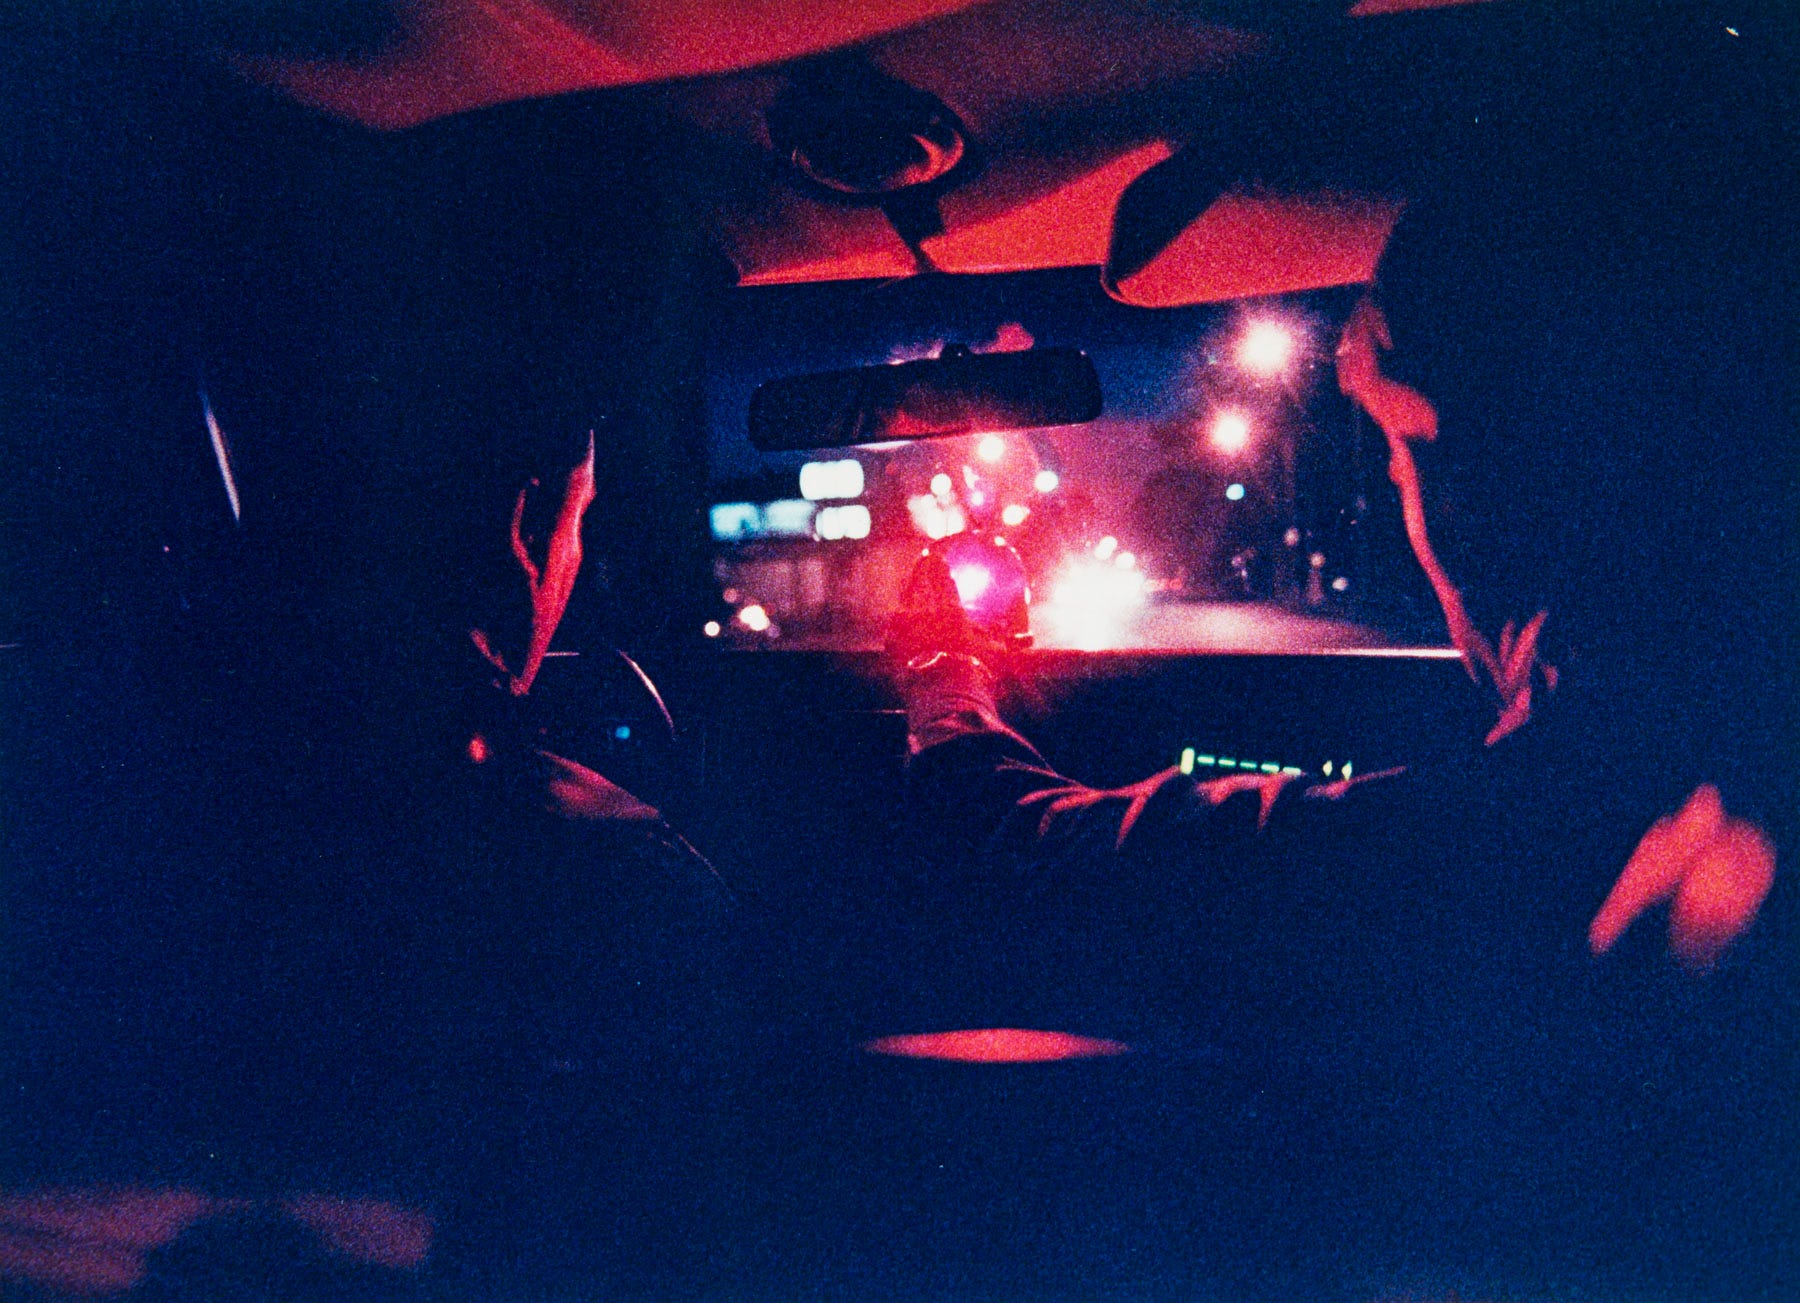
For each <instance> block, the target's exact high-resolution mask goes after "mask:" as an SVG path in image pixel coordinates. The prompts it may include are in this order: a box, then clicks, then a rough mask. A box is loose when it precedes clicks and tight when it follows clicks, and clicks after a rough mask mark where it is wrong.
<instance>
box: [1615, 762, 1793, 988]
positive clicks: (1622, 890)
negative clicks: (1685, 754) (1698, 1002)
mask: <svg viewBox="0 0 1800 1303" xmlns="http://www.w3.org/2000/svg"><path fill="white" fill-rule="evenodd" d="M1774 881H1775V847H1774V846H1773V844H1771V842H1770V841H1769V838H1768V836H1767V835H1766V834H1765V833H1764V832H1763V830H1762V829H1761V828H1758V827H1757V826H1756V825H1755V824H1753V823H1751V822H1749V821H1748V820H1747V819H1735V818H1732V817H1731V816H1730V815H1728V814H1726V813H1725V806H1724V803H1723V802H1722V801H1720V799H1719V789H1718V788H1716V787H1714V786H1712V784H1710V783H1705V784H1702V785H1701V786H1699V787H1697V788H1695V789H1694V792H1693V795H1691V796H1689V797H1688V799H1687V803H1686V804H1685V805H1683V806H1682V807H1681V809H1680V810H1679V811H1678V812H1677V813H1676V814H1674V815H1665V816H1664V817H1663V818H1661V819H1658V820H1657V821H1656V823H1655V824H1654V825H1652V826H1651V828H1650V831H1649V832H1647V833H1645V834H1644V836H1643V838H1642V840H1640V841H1639V842H1638V844H1637V849H1636V850H1635V851H1633V852H1632V854H1631V859H1630V861H1629V862H1628V863H1627V864H1626V865H1625V871H1624V872H1623V873H1621V874H1620V875H1619V880H1618V881H1617V882H1615V883H1614V884H1613V888H1612V891H1611V892H1610V893H1608V895H1607V897H1606V903H1605V904H1603V905H1601V906H1600V912H1599V913H1598V914H1596V915H1594V921H1593V922H1592V923H1591V924H1589V926H1588V948H1589V949H1590V950H1592V951H1593V953H1595V954H1596V955H1602V954H1605V953H1606V952H1607V951H1608V950H1610V949H1612V947H1613V944H1614V942H1616V941H1617V940H1618V939H1619V937H1620V936H1622V935H1623V934H1624V932H1625V930H1626V929H1627V928H1629V927H1630V926H1631V924H1632V923H1633V922H1634V921H1635V920H1636V919H1637V918H1638V916H1639V915H1641V914H1643V913H1644V912H1645V911H1646V910H1649V909H1650V908H1651V907H1653V906H1655V905H1658V904H1661V903H1662V902H1663V901H1665V900H1667V901H1671V902H1672V903H1671V905H1670V908H1669V948H1670V950H1672V951H1673V952H1674V954H1675V957H1676V958H1677V959H1679V960H1680V961H1681V962H1682V963H1683V964H1685V965H1687V966H1688V967H1690V968H1697V969H1703V968H1708V967H1710V966H1711V965H1712V964H1713V963H1714V962H1716V961H1717V960H1718V958H1719V957H1720V956H1721V955H1723V954H1724V953H1725V951H1726V950H1727V949H1728V948H1729V947H1730V946H1731V944H1732V942H1734V941H1736V940H1737V939H1738V938H1739V937H1740V936H1742V935H1743V934H1744V932H1745V931H1746V930H1748V929H1749V927H1750V924H1751V923H1752V922H1753V921H1754V920H1755V918H1756V915H1757V911H1758V910H1760V909H1761V908H1762V903H1763V900H1764V898H1765V897H1767V896H1768V894H1769V888H1770V887H1771V886H1772V885H1773V883H1774Z"/></svg>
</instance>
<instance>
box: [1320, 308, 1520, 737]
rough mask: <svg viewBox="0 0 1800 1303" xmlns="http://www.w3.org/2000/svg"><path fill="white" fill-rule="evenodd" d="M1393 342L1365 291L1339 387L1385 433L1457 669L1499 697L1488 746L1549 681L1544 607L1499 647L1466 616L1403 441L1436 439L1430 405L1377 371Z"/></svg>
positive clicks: (1514, 726)
mask: <svg viewBox="0 0 1800 1303" xmlns="http://www.w3.org/2000/svg"><path fill="white" fill-rule="evenodd" d="M1393 346H1394V340H1393V336H1392V335H1391V334H1390V333H1389V331H1388V323H1387V318H1386V317H1385V316H1384V315H1383V314H1382V311H1381V307H1380V305H1379V304H1377V303H1376V302H1375V300H1374V299H1373V298H1372V297H1369V296H1366V295H1365V296H1364V297H1363V299H1362V301H1361V302H1359V303H1358V304H1357V305H1356V308H1355V310H1354V311H1352V312H1351V314H1350V318H1349V320H1348V321H1346V322H1345V323H1344V332H1343V334H1342V336H1341V337H1340V338H1339V340H1338V346H1337V377H1338V388H1339V390H1341V391H1342V392H1343V394H1344V396H1345V397H1347V398H1349V399H1351V400H1352V401H1354V402H1355V403H1356V404H1357V405H1358V406H1360V407H1361V408H1362V409H1363V410H1364V411H1365V412H1367V413H1368V414H1369V416H1370V417H1371V418H1372V419H1373V420H1374V422H1375V424H1376V425H1378V426H1380V427H1381V432H1382V434H1383V435H1385V436H1386V438H1387V443H1388V458H1389V460H1388V478H1389V479H1390V480H1392V481H1393V483H1394V487H1395V489H1396V490H1398V491H1399V494H1400V515H1401V519H1402V521H1403V522H1404V523H1405V526H1406V539H1407V542H1408V543H1410V544H1411V545H1412V550H1413V555H1414V556H1415V557H1417V558H1418V562H1419V566H1420V568H1421V569H1423V570H1424V571H1425V577H1426V578H1427V579H1429V580H1430V581H1431V591H1432V592H1433V593H1434V594H1435V595H1436V597H1437V599H1438V605H1439V606H1440V607H1442V608H1443V612H1444V624H1445V626H1446V629H1447V631H1448V632H1449V634H1450V641H1451V642H1453V643H1454V644H1456V649H1457V650H1458V651H1459V652H1461V653H1462V656H1463V665H1464V668H1466V669H1467V670H1468V672H1469V675H1470V677H1471V678H1474V679H1476V680H1477V681H1479V680H1480V678H1481V676H1482V675H1483V674H1485V675H1486V677H1487V680H1488V682H1489V683H1490V684H1491V685H1492V687H1493V689H1494V692H1495V694H1496V695H1497V696H1498V698H1499V716H1498V718H1497V719H1496V720H1495V722H1494V726H1493V728H1491V729H1490V730H1489V731H1488V734H1487V738H1486V742H1487V745H1488V746H1493V745H1494V744H1495V743H1497V742H1499V741H1501V740H1502V739H1503V738H1506V737H1508V736H1509V735H1511V734H1513V733H1516V732H1517V731H1518V730H1519V729H1521V728H1523V727H1524V726H1525V724H1526V723H1527V722H1529V721H1530V719H1531V691H1532V685H1533V683H1534V682H1538V683H1541V684H1542V685H1543V687H1544V688H1545V689H1546V690H1554V689H1555V687H1556V668H1555V666H1552V665H1548V664H1545V663H1544V662H1543V661H1541V660H1539V659H1538V635H1539V633H1541V632H1542V630H1543V627H1544V618H1545V616H1546V615H1547V614H1548V613H1547V612H1544V611H1539V612H1538V613H1537V614H1536V615H1535V616H1533V617H1532V618H1531V619H1530V620H1528V621H1527V622H1526V624H1525V626H1524V628H1522V629H1519V628H1516V627H1515V626H1514V625H1513V624H1512V623H1511V622H1510V621H1509V622H1508V623H1507V626H1506V628H1505V629H1504V630H1503V631H1502V632H1501V634H1500V644H1499V647H1498V649H1496V648H1495V646H1494V645H1493V644H1492V643H1490V642H1489V641H1488V640H1487V637H1486V636H1485V635H1484V634H1483V633H1482V632H1481V630H1480V629H1478V628H1476V627H1475V622H1474V621H1473V620H1471V619H1470V618H1469V612H1468V609H1467V608H1466V607H1465V605H1464V603H1463V596H1462V590H1461V589H1459V588H1458V587H1457V586H1456V584H1455V583H1454V582H1453V581H1452V580H1451V578H1450V576H1449V574H1448V573H1447V572H1446V571H1445V569H1444V567H1443V564H1442V563H1441V562H1440V561H1439V560H1438V557H1437V552H1436V550H1435V549H1434V548H1433V547H1432V545H1431V534H1430V531H1429V530H1428V528H1427V526H1426V520H1425V493H1424V489H1423V487H1422V486H1421V484H1420V479H1419V467H1418V463H1417V462H1416V461H1415V460H1414V458H1413V455H1412V449H1411V448H1410V447H1409V446H1408V445H1409V443H1411V442H1413V441H1416V440H1424V441H1426V442H1429V441H1431V440H1433V439H1435V438H1437V433H1438V414H1437V408H1435V407H1433V406H1432V405H1431V400H1430V399H1428V398H1426V397H1425V395H1424V394H1422V393H1420V392H1419V391H1418V390H1417V389H1414V388H1413V387H1412V386H1410V385H1405V384H1402V383H1400V382H1399V381H1398V380H1393V379H1390V378H1389V377H1387V376H1385V375H1383V374H1382V372H1381V354H1382V353H1383V352H1384V351H1386V350H1388V349H1391V348H1393Z"/></svg>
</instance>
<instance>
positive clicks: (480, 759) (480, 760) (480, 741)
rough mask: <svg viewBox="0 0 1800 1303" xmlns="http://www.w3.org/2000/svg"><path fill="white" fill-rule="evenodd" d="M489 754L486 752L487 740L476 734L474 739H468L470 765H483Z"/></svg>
mask: <svg viewBox="0 0 1800 1303" xmlns="http://www.w3.org/2000/svg"><path fill="white" fill-rule="evenodd" d="M491 754H492V752H490V751H489V750H488V740H487V739H486V738H484V737H483V736H481V734H479V733H477V734H476V735H475V736H474V737H472V738H470V739H469V763H470V764H475V765H485V764H486V763H487V760H488V756H489V755H491Z"/></svg>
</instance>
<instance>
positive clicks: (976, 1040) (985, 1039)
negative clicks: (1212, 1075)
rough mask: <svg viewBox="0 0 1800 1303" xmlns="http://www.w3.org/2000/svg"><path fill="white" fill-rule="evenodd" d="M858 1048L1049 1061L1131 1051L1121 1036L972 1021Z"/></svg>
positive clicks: (919, 1055)
mask: <svg viewBox="0 0 1800 1303" xmlns="http://www.w3.org/2000/svg"><path fill="white" fill-rule="evenodd" d="M863 1049H864V1050H866V1051H867V1052H869V1053H870V1054H885V1055H889V1056H890V1057H893V1058H899V1059H937V1060H940V1061H942V1062H945V1063H1054V1062H1057V1061H1059V1060H1062V1059H1108V1058H1113V1057H1116V1056H1117V1055H1120V1054H1129V1053H1131V1047H1130V1046H1129V1045H1126V1044H1125V1043H1124V1042H1123V1041H1108V1040H1102V1039H1100V1038H1099V1037H1097V1036H1077V1035H1075V1034H1073V1033H1072V1032H1047V1031H1033V1030H1031V1029H1029V1028H1024V1027H975V1028H969V1029H966V1030H963V1031H954V1032H919V1033H915V1034H912V1035H906V1036H883V1037H881V1038H879V1039H878V1040H873V1041H869V1042H868V1043H867V1044H865V1045H864V1046H863Z"/></svg>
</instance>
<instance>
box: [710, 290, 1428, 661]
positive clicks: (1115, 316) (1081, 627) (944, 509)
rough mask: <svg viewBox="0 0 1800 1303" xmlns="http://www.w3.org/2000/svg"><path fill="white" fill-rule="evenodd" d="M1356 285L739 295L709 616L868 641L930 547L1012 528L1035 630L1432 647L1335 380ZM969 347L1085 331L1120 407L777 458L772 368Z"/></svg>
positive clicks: (1299, 645)
mask: <svg viewBox="0 0 1800 1303" xmlns="http://www.w3.org/2000/svg"><path fill="white" fill-rule="evenodd" d="M1355 297H1356V291H1354V290H1337V291H1325V292H1319V293H1313V294H1307V295H1295V296H1289V297H1286V298H1282V299H1271V300H1259V301H1255V302H1240V303H1230V304H1221V305H1208V306H1204V307H1194V308H1183V309H1170V310H1157V311H1149V310H1145V309H1141V308H1132V307H1127V306H1125V305H1123V304H1120V303H1118V302H1115V301H1114V300H1112V299H1110V298H1108V297H1107V295H1106V294H1105V292H1104V291H1103V290H1102V289H1101V287H1100V284H1099V277H1098V275H1097V274H1096V271H1095V269H1093V268H1072V269H1067V270H1060V271H1049V272H1037V273H1029V274H1014V275H1003V276H1001V275H996V276H979V277H974V276H957V277H951V276H930V277H918V278H914V279H910V280H907V281H902V282H866V281H865V282H839V283H835V284H824V285H807V286H791V287H779V288H761V289H752V290H745V291H741V292H739V293H738V294H737V295H736V296H735V298H734V299H733V301H732V304H731V307H730V310H729V312H728V313H727V314H726V316H725V317H724V319H723V320H722V321H721V323H720V326H719V329H718V332H717V334H716V336H715V341H714V347H713V349H712V365H711V370H710V374H709V391H708V399H709V411H710V422H711V425H710V444H709V446H710V451H711V465H710V467H709V471H710V477H709V480H710V482H709V492H710V503H709V521H708V523H709V526H710V530H711V537H712V546H713V556H714V576H715V579H716V581H717V585H718V591H719V595H720V602H719V606H718V609H717V610H716V611H715V612H713V613H712V616H711V619H710V622H709V624H708V626H707V629H708V632H709V633H712V634H713V636H716V637H719V638H721V639H723V640H724V641H725V642H726V643H728V644H731V645H737V646H745V647H760V648H790V649H820V648H824V649H831V650H865V649H871V648H874V647H877V646H879V645H880V641H881V632H882V627H883V624H884V622H885V620H886V619H887V617H888V616H889V614H890V613H891V612H892V611H893V609H894V607H895V606H896V604H897V601H898V595H899V591H900V587H901V584H902V583H903V581H904V580H905V577H906V575H907V573H908V571H909V569H910V567H911V565H912V562H913V560H914V558H915V557H916V556H917V555H918V553H919V550H920V548H921V547H922V546H923V545H925V544H926V543H927V542H929V541H930V540H933V539H939V538H943V537H945V536H947V535H950V534H954V533H958V532H962V531H982V532H987V533H997V534H999V535H1000V536H1001V537H1003V538H1004V539H1005V540H1006V541H1007V543H1008V544H1009V545H1010V546H1012V547H1014V548H1016V549H1017V550H1018V552H1019V554H1020V557H1021V558H1022V559H1023V561H1024V564H1025V569H1026V576H1027V580H1028V582H1029V584H1030V587H1031V593H1032V617H1031V622H1032V632H1033V635H1034V638H1035V644H1036V645H1037V646H1040V647H1047V648H1060V649H1079V650H1086V651H1102V650H1143V651H1150V650H1154V651H1180V652H1190V651H1252V652H1300V651H1315V650H1331V649H1345V648H1371V647H1400V646H1414V645H1418V644H1420V643H1434V644H1441V643H1442V642H1443V641H1444V640H1443V637H1442V632H1441V627H1440V626H1438V625H1437V624H1436V622H1435V620H1434V618H1433V616H1434V608H1433V607H1432V605H1431V603H1430V598H1429V593H1428V592H1426V591H1425V590H1424V589H1423V586H1422V585H1421V584H1420V583H1419V581H1418V578H1417V574H1416V567H1415V566H1414V565H1413V563H1412V562H1411V558H1410V556H1409V555H1408V553H1407V551H1406V544H1405V538H1404V535H1403V532H1402V529H1401V523H1400V513H1399V509H1398V506H1397V504H1396V503H1394V502H1393V501H1392V500H1391V499H1392V494H1391V491H1387V490H1388V486H1387V483H1386V477H1385V474H1384V466H1385V456H1384V453H1383V450H1382V447H1381V436H1380V433H1379V431H1376V430H1374V429H1373V428H1372V427H1371V426H1369V425H1367V423H1366V422H1365V421H1364V420H1363V419H1362V418H1361V416H1360V414H1359V413H1358V411H1357V409H1356V408H1355V407H1354V406H1353V405H1352V404H1350V403H1349V402H1348V401H1346V400H1345V399H1344V397H1343V396H1342V395H1341V394H1340V393H1339V392H1338V389H1337V384H1336V380H1335V376H1334V374H1333V368H1332V361H1331V356H1332V347H1333V344H1334V342H1335V340H1336V338H1337V333H1338V330H1339V329H1340V327H1341V325H1342V322H1343V320H1344V318H1345V316H1346V315H1347V313H1348V312H1349V310H1350V307H1351V305H1352V304H1353V303H1354V302H1355ZM946 346H965V347H969V348H971V349H974V350H976V351H982V350H1017V349H1024V348H1032V347H1046V346H1065V347H1073V348H1079V349H1081V350H1083V351H1084V352H1086V353H1087V354H1088V355H1089V356H1090V357H1091V358H1092V359H1093V361H1094V365H1095V368H1096V370H1097V371H1098V372H1099V375H1100V383H1101V389H1102V393H1103V395H1104V403H1105V406H1104V410H1103V412H1102V414H1101V416H1100V417H1099V419H1097V420H1095V421H1093V422H1091V423H1089V424H1086V425H1079V426H1061V427H1055V428H1049V429H1037V430H1028V431H1022V432H1010V433H977V434H974V435H970V436H966V437H956V438H944V439H931V440H920V441H917V442H910V443H887V444H876V445H868V446H863V447H858V448H839V449H817V450H814V451H812V452H805V453H801V452H782V453H768V452H760V451H758V450H756V449H755V448H753V447H752V446H751V443H750V440H749V436H748V433H747V428H746V419H745V414H746V411H747V409H748V406H749V402H750V395H751V393H752V392H753V391H754V389H755V387H756V386H757V385H759V384H761V383H763V382H765V381H768V380H771V379H775V378H778V377H782V376H789V375H797V374H802V373H809V372H819V371H827V370H833V369H837V368H843V367H852V366H862V365H874V364H880V363H883V362H890V363H891V362H904V361H909V360H912V359H915V358H921V357H932V356H936V355H937V354H938V353H939V351H940V350H942V349H943V348H945V347H946Z"/></svg>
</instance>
